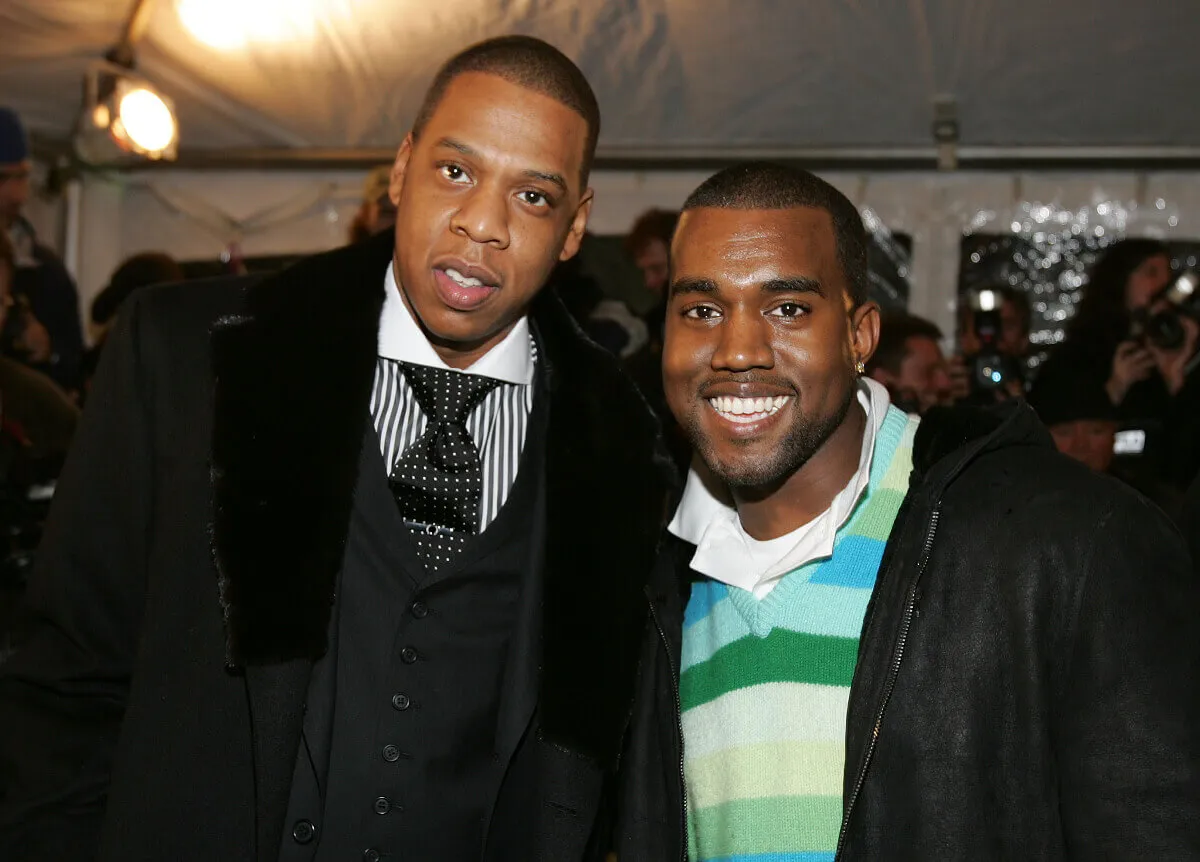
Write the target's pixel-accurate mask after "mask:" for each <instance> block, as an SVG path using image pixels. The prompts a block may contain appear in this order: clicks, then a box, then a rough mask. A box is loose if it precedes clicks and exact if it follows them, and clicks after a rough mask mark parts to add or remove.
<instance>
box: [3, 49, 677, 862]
mask: <svg viewBox="0 0 1200 862" xmlns="http://www.w3.org/2000/svg"><path fill="white" fill-rule="evenodd" d="M599 123H600V118H599V112H598V109H597V105H596V101H595V98H594V96H593V94H592V91H591V88H590V87H589V86H588V83H587V81H586V80H585V79H584V77H583V75H582V73H581V72H580V71H579V69H577V68H576V67H575V66H574V64H572V63H571V61H570V60H568V59H567V58H566V57H565V56H563V55H562V54H561V53H560V52H558V51H557V50H556V49H554V48H552V47H551V46H549V45H547V44H545V43H544V42H540V41H538V40H536V39H532V38H526V37H506V38H501V39H495V40H490V41H488V42H484V43H481V44H479V45H476V46H474V47H472V48H469V49H467V50H466V51H464V52H463V53H461V54H459V55H457V56H456V57H454V58H453V59H451V60H450V61H449V62H448V63H447V64H446V66H445V67H444V68H443V69H442V70H441V71H440V72H439V73H438V75H437V77H436V78H435V79H434V82H433V84H432V86H431V87H430V89H429V92H428V95H427V97H426V99H425V103H424V105H423V106H422V108H421V110H420V113H419V115H418V117H417V118H416V121H415V122H414V124H413V127H412V131H411V133H410V134H409V135H408V136H407V137H406V138H405V139H404V142H403V143H402V144H401V146H400V148H399V152H398V154H397V157H396V161H395V166H394V168H393V170H392V175H391V184H390V196H391V199H392V202H393V203H394V204H395V206H396V215H397V218H396V226H395V231H394V235H392V236H389V235H383V236H380V237H377V238H373V239H370V240H368V241H366V242H364V243H360V244H358V245H355V246H353V247H351V248H347V249H341V250H338V251H334V252H331V253H328V254H324V255H319V256H317V257H314V258H310V259H308V260H306V261H303V262H301V263H299V264H298V265H297V266H295V267H294V268H292V269H289V270H287V271H285V272H283V273H281V274H279V275H276V276H271V277H266V278H240V279H233V280H217V281H213V282H209V283H205V284H198V285H186V286H172V287H166V288H159V289H154V290H149V291H146V292H144V293H140V294H138V296H136V297H135V298H134V301H133V303H132V305H131V306H130V307H129V308H127V309H125V310H123V311H122V314H121V318H120V322H119V325H118V329H117V331H116V333H115V334H114V335H113V336H112V337H111V338H110V339H109V341H108V343H107V346H106V348H105V359H104V361H103V363H102V366H101V369H100V372H99V375H98V377H97V380H96V383H95V387H94V390H93V395H92V397H91V399H90V401H89V404H88V411H87V416H86V418H85V420H84V422H83V427H82V430H81V434H80V436H79V438H78V439H77V441H76V446H75V450H74V453H73V457H72V459H71V462H70V464H69V465H68V467H67V470H66V473H65V475H64V477H63V481H62V483H61V485H60V486H59V491H58V494H57V497H56V500H55V504H54V510H53V512H52V514H51V518H50V524H49V527H48V529H47V532H46V538H45V541H44V544H43V547H42V549H41V551H40V556H41V559H40V561H39V568H38V571H37V572H36V574H35V576H34V578H33V580H32V583H31V586H30V594H29V606H30V610H31V611H32V614H31V620H32V624H31V627H30V628H29V630H28V631H27V632H26V633H25V636H24V646H23V647H22V649H21V650H20V651H19V652H18V653H17V654H16V655H15V656H14V657H13V658H12V659H10V660H9V661H8V662H7V664H6V665H5V666H4V668H3V672H2V673H0V856H2V857H3V858H4V859H6V860H14V862H15V860H25V859H90V858H96V857H97V856H98V857H99V858H100V859H111V860H118V859H119V860H141V859H147V860H148V859H163V858H169V859H179V860H187V859H195V860H217V859H220V860H247V862H249V860H259V862H262V860H274V859H282V860H346V859H362V860H365V862H378V860H382V859H412V860H431V862H433V860H436V862H458V860H464V862H465V860H472V862H474V860H480V859H483V860H516V859H553V860H573V859H574V860H578V859H598V858H601V857H602V854H603V853H604V852H605V851H606V850H607V849H608V839H609V835H610V832H609V830H608V829H607V828H606V824H607V823H609V822H610V817H609V812H610V811H611V809H612V800H611V797H610V790H611V788H612V787H614V786H615V784H614V779H615V778H616V777H617V767H618V755H619V753H620V750H621V746H622V743H623V740H624V738H625V733H626V729H627V723H628V716H629V713H630V704H631V701H632V698H633V693H634V688H635V677H636V671H637V658H638V654H639V650H641V649H642V648H643V640H644V639H646V638H648V637H653V638H654V639H655V641H654V642H657V637H658V635H657V630H656V629H654V628H652V627H651V626H650V625H649V612H650V606H649V603H648V602H647V598H646V595H645V591H644V590H645V585H646V581H647V577H648V575H649V572H650V569H651V566H652V565H653V562H654V555H655V548H656V544H657V542H658V538H659V535H660V532H661V528H662V525H663V517H662V515H663V512H664V511H665V508H666V502H665V501H666V493H667V487H668V484H669V476H668V474H667V473H666V472H665V470H664V467H663V465H665V464H667V459H666V457H665V455H663V454H662V453H661V452H660V451H659V449H658V445H659V443H658V440H659V435H658V430H657V424H656V423H655V421H654V419H653V417H652V416H651V414H650V413H649V410H648V409H647V408H646V406H645V404H644V402H643V401H642V400H641V398H640V397H639V396H638V395H637V393H636V390H635V389H634V387H633V385H632V383H630V382H629V381H628V380H627V379H626V378H625V377H624V376H622V375H621V373H620V372H619V369H618V368H617V366H616V364H615V362H616V360H615V359H613V358H612V357H611V356H609V355H608V354H607V353H606V352H604V351H602V350H601V349H600V348H598V347H597V346H596V345H594V344H592V343H590V342H588V341H586V340H585V339H584V338H583V336H582V335H581V334H580V333H579V330H578V329H577V328H576V327H575V326H574V324H573V323H572V322H571V319H570V317H569V316H568V314H567V312H566V310H565V309H564V308H563V307H562V306H561V304H560V303H559V302H558V301H557V300H556V299H555V298H554V297H553V296H552V295H550V294H548V293H542V288H543V285H544V284H545V282H546V279H547V276H548V275H549V273H550V271H551V269H552V268H553V267H554V265H555V263H556V262H558V261H561V260H565V259H567V258H570V257H571V256H572V255H574V254H575V253H576V251H577V250H578V248H579V243H580V239H581V238H582V236H583V233H584V230H585V227H586V225H587V219H588V213H589V211H590V209H591V203H592V192H591V190H590V189H589V188H588V174H589V168H590V163H591V160H592V156H593V153H594V150H595V146H596V137H597V134H598V132H599ZM620 766H621V767H622V769H623V770H625V771H626V772H628V773H629V778H630V780H631V781H633V782H634V783H635V784H636V782H637V778H636V775H638V774H640V775H651V774H654V770H653V769H651V768H649V767H648V766H647V765H645V764H641V765H639V764H637V763H636V762H635V761H634V760H632V759H631V758H628V757H626V758H622V759H621V760H620Z"/></svg>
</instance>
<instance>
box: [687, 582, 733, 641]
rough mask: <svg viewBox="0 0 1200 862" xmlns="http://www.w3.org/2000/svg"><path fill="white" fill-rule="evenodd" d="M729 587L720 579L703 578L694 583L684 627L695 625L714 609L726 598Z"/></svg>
mask: <svg viewBox="0 0 1200 862" xmlns="http://www.w3.org/2000/svg"><path fill="white" fill-rule="evenodd" d="M728 592H729V587H727V586H725V584H723V583H721V582H720V581H713V580H707V579H706V580H703V581H697V582H696V583H694V584H692V597H691V598H690V599H689V600H688V603H687V609H686V610H685V611H684V612H683V627H684V628H685V629H686V628H687V627H688V626H691V625H695V624H696V623H698V622H700V620H702V619H704V618H705V617H706V616H708V615H709V613H710V612H711V611H712V609H713V606H714V605H715V604H716V603H717V602H719V601H721V599H723V598H725V596H726V594H728Z"/></svg>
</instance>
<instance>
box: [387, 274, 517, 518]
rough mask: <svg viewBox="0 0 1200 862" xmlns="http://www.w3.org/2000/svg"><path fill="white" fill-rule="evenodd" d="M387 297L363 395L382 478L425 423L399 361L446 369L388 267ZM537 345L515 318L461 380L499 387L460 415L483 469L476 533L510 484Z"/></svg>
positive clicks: (500, 503) (501, 502)
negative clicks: (484, 380)
mask: <svg viewBox="0 0 1200 862" xmlns="http://www.w3.org/2000/svg"><path fill="white" fill-rule="evenodd" d="M386 289H387V295H386V297H385V299H384V302H383V311H382V313H381V314H380V320H379V356H378V359H377V360H376V364H375V382H374V386H373V387H372V390H371V419H372V421H373V422H374V424H375V430H376V432H378V435H379V450H380V453H381V454H382V455H383V460H384V463H385V464H387V465H388V471H389V473H390V472H391V470H392V469H393V468H394V467H395V466H396V463H397V462H398V461H399V460H400V456H401V455H403V454H404V452H405V450H406V449H408V447H409V446H411V445H412V444H413V442H414V441H416V439H417V438H418V437H420V436H421V434H422V433H423V432H424V431H425V425H426V421H427V420H426V418H425V414H424V413H422V412H421V407H420V405H419V404H418V403H417V399H416V397H415V396H414V395H413V392H412V388H411V387H410V386H409V385H408V381H407V380H406V379H405V377H404V373H403V371H402V370H401V368H400V363H401V362H410V363H413V364H416V365H429V366H432V367H434V368H448V367H449V366H447V365H446V364H445V363H444V362H442V360H441V358H440V357H439V356H438V355H437V353H436V352H435V351H434V349H433V347H432V346H431V345H430V343H429V341H428V339H426V338H425V335H424V333H423V332H421V329H420V327H419V326H418V324H417V322H416V321H415V320H414V319H413V316H412V314H411V313H410V312H409V310H408V307H407V306H406V305H405V304H404V300H403V299H402V298H401V296H400V289H399V287H398V286H397V285H396V277H395V275H394V274H393V272H392V267H391V265H389V266H388V271H387V277H386ZM536 365H537V346H536V345H535V344H534V340H533V335H532V333H531V332H530V330H529V321H528V319H527V318H522V319H521V320H520V321H518V322H517V325H516V326H514V327H513V328H512V331H511V332H509V333H508V335H507V336H505V338H504V340H503V341H501V342H500V343H499V344H497V345H496V346H495V347H493V348H492V349H491V350H490V351H488V353H487V354H486V355H485V356H483V357H482V358H481V359H480V360H479V361H478V362H476V363H475V364H474V365H472V366H471V367H470V368H467V369H466V370H464V371H463V372H462V373H463V374H478V375H481V376H483V377H491V378H493V379H495V380H499V381H501V383H500V385H499V386H497V387H496V388H495V389H493V390H492V391H491V392H489V393H488V394H487V395H486V396H485V397H484V399H483V401H481V402H480V403H479V404H478V405H477V406H476V407H475V409H474V410H472V411H471V414H470V415H469V416H468V417H467V432H468V433H469V434H470V435H471V439H472V440H473V441H474V442H475V446H476V448H477V449H478V450H479V456H480V461H481V462H482V464H483V498H482V499H481V500H480V505H479V531H480V532H483V530H484V529H486V528H487V526H488V524H490V523H491V522H492V521H493V520H495V518H496V515H497V514H499V512H500V508H501V507H502V506H503V505H504V501H505V500H506V499H508V493H509V491H511V490H512V486H513V482H514V481H516V478H517V465H518V463H519V462H520V460H521V450H522V449H523V448H524V446H525V433H526V430H527V428H528V425H529V414H530V411H532V409H533V377H534V370H535V368H536Z"/></svg>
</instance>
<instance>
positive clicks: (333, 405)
mask: <svg viewBox="0 0 1200 862" xmlns="http://www.w3.org/2000/svg"><path fill="white" fill-rule="evenodd" d="M392 250H393V245H392V239H391V237H390V236H388V235H384V236H380V237H376V238H374V239H372V240H370V241H368V242H367V243H364V244H361V245H358V246H353V247H350V248H346V249H339V250H337V251H334V252H330V253H327V254H323V255H318V256H316V257H313V258H308V259H306V260H304V261H302V262H300V263H299V264H297V265H296V266H295V267H292V268H291V269H289V270H286V271H285V272H283V273H280V274H279V275H276V276H274V277H271V278H268V279H266V280H264V281H262V282H260V283H258V284H257V285H255V286H252V287H250V288H249V289H248V294H247V299H246V306H245V307H246V313H245V314H244V315H241V316H238V317H234V318H228V319H225V320H223V321H221V322H220V323H219V325H218V326H217V327H216V329H215V331H214V333H213V356H214V359H213V362H214V373H215V379H216V386H215V402H214V430H213V448H212V485H213V489H212V490H213V522H212V528H211V529H212V547H213V555H214V559H215V561H216V564H217V569H218V573H219V579H220V594H221V602H222V605H223V608H224V613H225V620H226V637H227V643H226V660H227V663H228V664H229V666H230V667H231V668H244V667H245V666H247V665H270V664H279V663H284V662H288V661H291V660H295V659H305V660H309V661H315V660H316V659H317V658H319V657H320V656H322V655H323V654H324V653H325V651H326V649H327V646H328V644H327V638H328V624H329V617H330V607H331V604H332V600H333V595H334V585H335V581H336V577H337V574H338V571H339V570H340V568H341V565H342V558H343V554H344V549H345V542H346V534H347V529H348V526H349V520H350V512H351V507H352V503H353V498H354V492H355V486H356V484H357V472H358V471H357V466H358V461H359V454H360V451H361V446H362V442H363V439H364V435H365V432H366V423H367V422H368V421H369V397H370V390H371V383H372V380H373V377H374V366H375V359H376V351H377V337H378V326H379V315H380V309H381V308H382V304H383V299H384V275H385V272H386V268H387V265H388V262H389V261H390V260H391V257H392ZM531 314H532V321H533V326H534V330H535V332H536V335H537V338H538V340H539V357H540V359H541V361H543V362H545V368H544V372H545V375H546V385H547V387H548V389H549V393H550V399H551V400H550V414H549V419H548V423H549V424H548V431H547V440H548V444H547V452H546V477H547V478H546V482H547V496H546V499H547V530H546V535H547V547H546V549H545V551H546V555H545V560H546V567H545V580H544V583H543V585H542V588H543V595H544V602H545V612H544V618H543V640H542V667H541V685H540V690H541V695H540V697H539V701H538V715H539V724H540V728H541V732H542V734H543V736H545V737H546V738H548V739H549V740H551V741H553V742H556V743H558V744H560V745H563V746H565V747H567V748H569V749H571V750H574V751H578V752H579V753H582V754H585V755H588V756H590V757H593V758H595V759H597V760H598V761H600V762H602V763H606V764H610V765H611V764H613V763H615V761H616V759H617V755H618V752H619V749H620V741H621V736H622V734H623V732H624V725H625V720H626V717H627V715H628V713H629V709H630V703H631V701H632V696H633V685H634V676H635V675H636V674H635V671H636V663H637V655H638V648H639V645H640V637H641V634H642V631H643V628H644V625H645V617H646V611H647V603H646V601H645V597H644V594H643V589H644V587H645V583H646V577H647V574H648V572H649V570H650V567H651V565H652V563H653V559H654V553H655V546H656V543H657V540H658V537H659V534H660V530H661V526H662V524H663V523H664V519H665V514H666V496H667V493H668V489H669V487H670V483H671V478H670V477H671V474H672V467H671V464H670V460H669V458H668V457H667V456H666V454H665V450H664V449H663V447H662V444H661V439H660V434H659V430H658V425H657V422H656V421H655V420H654V418H653V416H652V414H651V413H650V411H649V409H648V407H647V405H646V403H645V401H644V400H643V399H642V398H641V396H640V395H639V394H638V392H637V391H636V389H635V388H634V386H633V384H632V383H631V382H630V381H629V379H628V378H627V377H625V376H624V375H623V374H621V373H620V370H619V367H618V365H617V362H616V360H615V359H614V358H613V357H612V356H610V355H609V354H608V353H606V352H605V351H604V350H603V349H602V348H600V347H598V346H597V345H595V344H593V343H591V342H590V341H588V340H587V339H586V337H585V336H583V334H582V333H581V331H580V330H579V328H578V326H577V325H576V324H575V322H574V320H573V319H572V318H571V317H570V315H569V314H568V313H567V311H566V309H565V308H564V307H563V305H562V303H561V301H560V300H559V299H558V298H557V297H556V296H555V295H554V294H553V293H551V292H550V291H543V293H542V294H541V295H539V297H538V298H537V299H536V300H535V302H534V305H533V308H532V312H531ZM617 429H620V433H619V434H617V433H614V432H615V431H616V430H617Z"/></svg>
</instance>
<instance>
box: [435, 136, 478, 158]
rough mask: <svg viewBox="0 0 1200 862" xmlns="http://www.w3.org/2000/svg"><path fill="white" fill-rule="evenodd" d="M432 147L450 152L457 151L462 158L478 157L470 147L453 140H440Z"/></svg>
mask: <svg viewBox="0 0 1200 862" xmlns="http://www.w3.org/2000/svg"><path fill="white" fill-rule="evenodd" d="M434 146H437V147H448V148H449V149H451V150H457V151H458V152H460V153H462V154H463V155H464V156H478V155H479V153H477V152H476V151H475V150H473V149H472V148H471V147H469V146H468V145H466V144H464V143H463V142H462V141H459V140H456V139H455V138H441V139H440V140H439V141H438V142H437V143H436V144H434Z"/></svg>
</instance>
